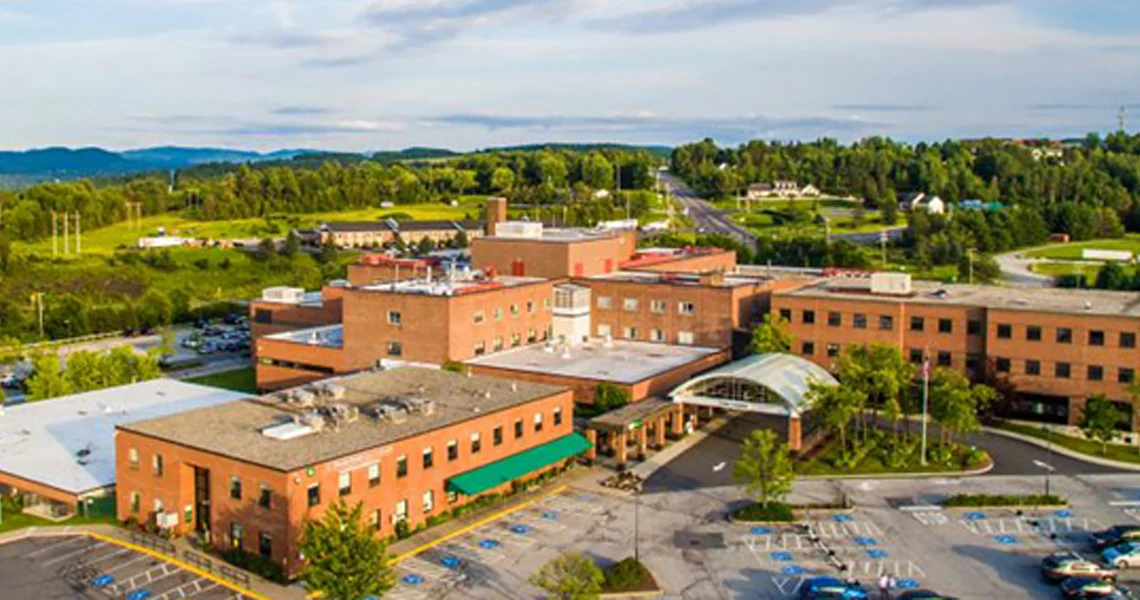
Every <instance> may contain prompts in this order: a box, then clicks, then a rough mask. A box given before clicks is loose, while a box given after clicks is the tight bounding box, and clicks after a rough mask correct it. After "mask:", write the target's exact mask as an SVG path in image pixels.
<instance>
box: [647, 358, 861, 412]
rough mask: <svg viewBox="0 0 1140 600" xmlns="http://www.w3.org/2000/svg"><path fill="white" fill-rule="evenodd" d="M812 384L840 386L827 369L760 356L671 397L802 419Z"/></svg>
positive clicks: (720, 370)
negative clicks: (719, 401) (807, 394)
mask: <svg viewBox="0 0 1140 600" xmlns="http://www.w3.org/2000/svg"><path fill="white" fill-rule="evenodd" d="M812 381H820V382H823V383H826V384H830V385H839V382H838V381H836V380H835V378H834V377H832V376H831V373H828V372H827V371H826V370H825V369H824V368H823V367H821V366H819V365H817V364H815V363H813V362H811V361H809V360H806V359H803V358H800V357H798V356H795V355H793V354H778V353H771V354H756V355H753V356H749V357H747V358H743V359H741V360H738V361H736V362H732V363H729V364H727V365H724V366H722V367H720V368H718V369H714V370H712V371H709V372H708V373H705V374H704V375H701V376H699V377H695V378H693V379H690V380H689V381H686V382H685V383H683V384H681V385H680V386H678V387H677V388H676V389H674V390H673V391H672V392H671V393H670V394H669V397H670V398H671V399H673V400H674V401H676V402H685V401H686V399H688V400H689V401H692V400H696V399H698V398H706V399H709V400H717V399H719V400H726V401H728V402H731V403H732V405H733V406H749V407H750V408H746V409H745V410H749V409H751V410H756V411H757V412H778V413H780V414H786V415H789V416H798V415H800V414H801V413H802V412H803V411H804V410H806V408H807V407H806V406H805V404H804V394H806V393H807V390H808V386H809V385H810V384H811V382H812Z"/></svg>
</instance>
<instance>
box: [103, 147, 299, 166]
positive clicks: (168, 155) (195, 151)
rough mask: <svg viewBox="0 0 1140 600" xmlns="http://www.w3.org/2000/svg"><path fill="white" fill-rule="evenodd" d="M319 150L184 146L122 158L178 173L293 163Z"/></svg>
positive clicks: (132, 153)
mask: <svg viewBox="0 0 1140 600" xmlns="http://www.w3.org/2000/svg"><path fill="white" fill-rule="evenodd" d="M320 153H321V152H320V151H319V150H276V151H273V152H268V153H262V152H253V151H250V150H232V149H229V148H184V147H181V146H158V147H154V148H139V149H137V150H127V151H125V152H121V153H120V154H121V155H122V156H123V158H126V159H127V160H131V161H134V162H139V163H146V164H149V165H159V166H165V167H167V168H172V169H178V168H182V167H189V166H193V165H201V164H208V163H245V162H261V161H267V160H291V159H293V158H294V157H297V156H303V155H309V154H320Z"/></svg>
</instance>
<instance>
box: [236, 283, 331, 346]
mask: <svg viewBox="0 0 1140 600" xmlns="http://www.w3.org/2000/svg"><path fill="white" fill-rule="evenodd" d="M344 291H345V288H344V287H343V286H338V285H327V286H325V287H324V288H322V289H321V290H320V291H318V292H306V291H305V290H303V289H301V288H292V287H273V288H267V289H265V290H264V291H263V292H262V294H261V299H260V300H254V301H253V302H250V303H249V323H250V325H249V331H250V335H251V336H252V337H253V339H257V338H259V337H261V336H265V335H270V334H274V333H282V332H286V331H294V330H297V329H305V328H309V327H320V326H323V325H332V324H335V323H340V321H341V318H342V313H343V310H344V307H343V302H342V300H343V293H344Z"/></svg>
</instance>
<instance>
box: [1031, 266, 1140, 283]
mask: <svg viewBox="0 0 1140 600" xmlns="http://www.w3.org/2000/svg"><path fill="white" fill-rule="evenodd" d="M1030 268H1031V269H1032V271H1033V272H1034V273H1040V274H1042V275H1048V276H1049V277H1061V276H1063V275H1076V274H1078V273H1079V274H1081V275H1084V276H1085V277H1086V278H1087V279H1088V280H1089V281H1092V280H1093V279H1096V274H1097V272H1098V271H1100V264H1099V263H1090V264H1086V265H1080V264H1074V263H1063V262H1062V263H1042V264H1037V265H1033V266H1032V267H1030ZM1124 271H1125V273H1128V274H1129V275H1131V274H1132V272H1133V271H1134V269H1133V268H1132V267H1124Z"/></svg>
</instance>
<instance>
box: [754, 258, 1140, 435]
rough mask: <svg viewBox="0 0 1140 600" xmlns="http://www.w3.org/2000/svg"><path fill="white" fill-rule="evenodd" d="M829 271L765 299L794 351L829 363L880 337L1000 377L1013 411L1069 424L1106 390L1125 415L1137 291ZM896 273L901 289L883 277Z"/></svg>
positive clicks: (1137, 325) (919, 356) (917, 355)
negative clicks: (786, 328) (876, 277)
mask: <svg viewBox="0 0 1140 600" xmlns="http://www.w3.org/2000/svg"><path fill="white" fill-rule="evenodd" d="M884 275H886V276H887V278H886V279H885V280H883V281H886V282H887V284H885V285H883V286H878V285H876V283H875V282H873V281H872V280H871V279H867V278H843V277H840V278H832V279H828V280H826V281H822V282H819V283H816V284H813V285H809V286H804V287H801V288H798V289H793V290H788V291H783V292H778V293H776V294H774V295H773V296H772V310H773V312H775V313H778V314H780V315H781V316H782V317H784V318H785V319H787V320H788V321H789V323H790V331H791V334H792V336H793V338H795V342H794V348H793V351H794V352H796V353H798V354H800V355H802V356H804V357H805V358H809V359H811V360H814V361H815V362H817V363H819V364H821V365H824V366H830V365H831V364H832V363H833V361H834V359H835V358H836V357H837V356H838V355H839V353H840V352H842V350H843V348H844V347H845V346H847V345H850V344H864V343H869V342H881V343H888V344H891V345H894V346H897V347H899V348H900V349H902V351H903V353H904V356H907V357H908V358H909V359H910V360H911V361H913V362H916V363H918V362H921V361H922V360H923V356H924V355H925V356H928V357H929V360H930V362H931V364H932V366H935V367H937V366H942V367H950V368H954V369H958V370H961V371H963V372H965V373H967V374H969V375H970V376H971V377H973V378H974V379H975V380H979V379H983V378H987V379H996V380H998V381H1001V382H1005V383H1008V384H1009V385H1010V386H1011V387H1012V390H1013V391H1014V392H1015V398H1014V399H1013V401H1012V402H1011V404H1010V406H1009V407H1007V410H1008V411H1009V413H1010V415H1011V416H1020V417H1025V418H1034V419H1039V420H1044V421H1050V422H1056V423H1076V422H1077V421H1078V420H1079V419H1080V416H1081V412H1082V409H1083V407H1084V402H1085V400H1086V399H1087V398H1088V397H1089V396H1091V395H1094V394H1105V395H1106V396H1107V397H1108V398H1110V399H1112V400H1114V401H1117V402H1119V403H1120V406H1121V408H1122V409H1123V410H1125V411H1126V412H1129V413H1130V412H1131V409H1130V403H1128V402H1127V401H1128V399H1129V395H1128V390H1127V388H1128V386H1129V384H1130V383H1131V382H1132V381H1133V380H1134V378H1135V376H1136V369H1137V366H1138V363H1140V351H1138V350H1137V348H1136V338H1137V335H1138V334H1140V295H1137V294H1135V293H1128V292H1108V291H1095V290H1062V289H1036V288H1034V289H1032V290H1026V289H1011V288H1003V287H997V286H981V285H944V284H938V283H933V282H921V281H915V282H913V283H912V282H910V281H909V278H907V277H905V276H904V277H903V278H902V279H898V278H897V277H898V276H897V275H896V274H884ZM892 277H894V278H896V279H894V281H895V282H899V283H900V286H898V287H896V286H895V285H893V284H891V283H890V279H891V278H892Z"/></svg>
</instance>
